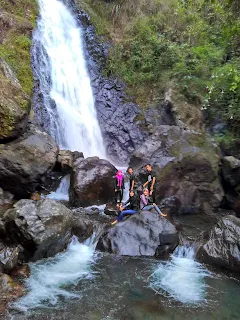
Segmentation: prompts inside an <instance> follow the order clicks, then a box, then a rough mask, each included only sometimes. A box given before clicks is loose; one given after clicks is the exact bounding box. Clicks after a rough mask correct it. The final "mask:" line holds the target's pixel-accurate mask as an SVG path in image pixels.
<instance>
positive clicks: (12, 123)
mask: <svg viewBox="0 0 240 320" xmlns="http://www.w3.org/2000/svg"><path fill="white" fill-rule="evenodd" d="M29 112H30V101H29V97H28V96H27V95H26V93H25V92H24V91H23V89H22V87H21V85H20V83H19V81H18V79H17V78H16V76H15V74H14V72H13V71H12V69H11V68H10V66H9V65H8V64H7V63H6V62H5V61H4V60H3V59H2V58H0V141H2V142H4V141H7V140H10V139H15V138H17V137H19V136H20V135H21V134H22V133H23V132H24V131H25V129H26V125H27V122H28V115H29Z"/></svg>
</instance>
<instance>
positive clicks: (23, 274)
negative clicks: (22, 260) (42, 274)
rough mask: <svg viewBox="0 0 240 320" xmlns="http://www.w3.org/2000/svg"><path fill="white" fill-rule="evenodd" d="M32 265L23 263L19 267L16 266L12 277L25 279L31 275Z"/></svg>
mask: <svg viewBox="0 0 240 320" xmlns="http://www.w3.org/2000/svg"><path fill="white" fill-rule="evenodd" d="M30 273H31V271H30V267H29V265H28V264H23V265H21V266H19V267H17V268H15V269H14V270H13V271H12V272H11V277H13V278H14V279H16V278H17V279H19V280H23V279H26V278H28V277H29V276H30Z"/></svg>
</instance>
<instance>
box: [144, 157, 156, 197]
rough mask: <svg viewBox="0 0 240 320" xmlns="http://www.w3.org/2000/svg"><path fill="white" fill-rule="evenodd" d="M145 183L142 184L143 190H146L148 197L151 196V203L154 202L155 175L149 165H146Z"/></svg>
mask: <svg viewBox="0 0 240 320" xmlns="http://www.w3.org/2000/svg"><path fill="white" fill-rule="evenodd" d="M145 168H146V171H147V174H146V182H145V183H144V184H143V188H147V189H148V191H149V194H150V196H152V199H153V202H155V187H156V174H155V172H154V171H153V170H152V166H151V164H149V163H148V164H146V167H145Z"/></svg>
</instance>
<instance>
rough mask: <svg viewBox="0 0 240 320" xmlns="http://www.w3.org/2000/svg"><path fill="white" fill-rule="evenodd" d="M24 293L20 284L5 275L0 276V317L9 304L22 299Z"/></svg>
mask: <svg viewBox="0 0 240 320" xmlns="http://www.w3.org/2000/svg"><path fill="white" fill-rule="evenodd" d="M25 293H26V290H25V288H24V286H23V285H22V284H20V283H17V282H15V281H14V280H13V279H12V278H11V277H10V276H9V275H7V274H4V273H2V274H0V315H1V314H4V313H5V312H6V307H7V304H8V303H9V302H11V301H13V300H15V299H17V298H20V297H22V296H23V295H24V294H25ZM4 319H6V318H4Z"/></svg>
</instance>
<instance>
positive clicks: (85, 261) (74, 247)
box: [12, 230, 101, 312]
mask: <svg viewBox="0 0 240 320" xmlns="http://www.w3.org/2000/svg"><path fill="white" fill-rule="evenodd" d="M100 234H101V233H100V232H99V230H98V232H95V233H94V234H93V235H92V236H91V237H90V238H89V239H88V240H86V241H85V243H83V244H82V243H79V242H78V240H77V238H76V237H75V236H74V237H73V239H72V242H71V243H70V245H69V246H68V248H67V250H66V251H65V252H63V253H59V254H57V255H56V256H55V257H54V258H48V259H45V260H40V261H37V262H35V263H30V264H29V266H30V270H31V275H30V277H29V278H28V279H26V282H25V286H26V289H27V291H28V293H27V294H26V295H25V296H24V297H22V298H20V299H19V300H18V301H16V302H15V303H13V305H12V307H13V308H14V309H17V310H22V311H24V312H26V311H27V310H29V309H34V308H36V307H41V306H46V305H53V306H54V305H56V304H57V303H58V302H59V298H60V297H64V298H79V297H80V296H81V294H80V293H79V292H74V291H73V290H71V291H70V290H68V287H67V286H69V285H76V284H77V283H78V282H79V281H80V280H81V279H91V278H93V277H94V272H93V270H92V266H93V264H94V263H95V262H96V259H97V256H96V254H95V253H94V251H95V247H96V244H97V240H98V238H99V236H100Z"/></svg>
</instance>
